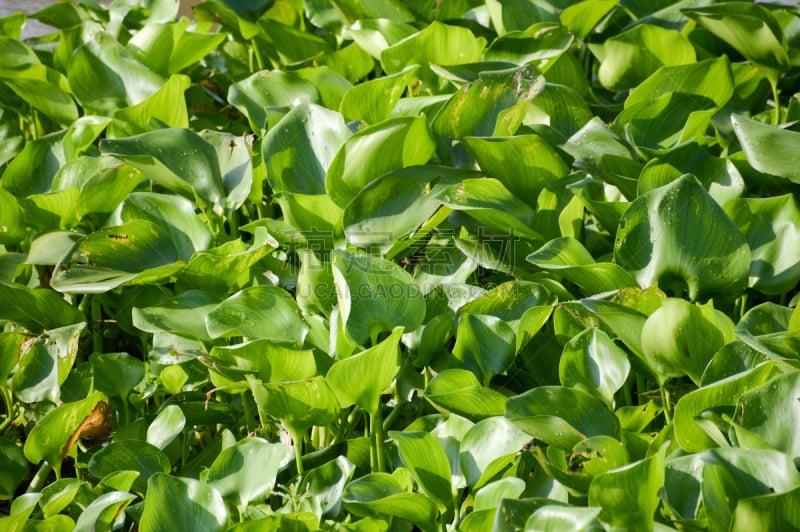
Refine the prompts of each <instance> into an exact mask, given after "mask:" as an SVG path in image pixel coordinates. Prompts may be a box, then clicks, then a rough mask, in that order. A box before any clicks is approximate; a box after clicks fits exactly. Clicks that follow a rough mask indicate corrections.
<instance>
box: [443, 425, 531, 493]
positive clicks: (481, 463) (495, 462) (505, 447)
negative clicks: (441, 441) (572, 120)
mask: <svg viewBox="0 0 800 532" xmlns="http://www.w3.org/2000/svg"><path fill="white" fill-rule="evenodd" d="M530 440H531V437H530V435H529V434H527V433H526V432H524V431H523V430H521V429H520V428H518V427H517V425H516V424H515V423H513V422H512V421H509V420H508V419H506V418H504V417H501V416H493V417H489V418H486V419H483V420H481V421H479V422H478V423H476V424H475V425H474V426H473V427H472V428H470V429H469V430H468V431H467V433H466V434H465V435H464V437H463V439H462V441H461V447H460V449H459V455H458V462H459V465H460V468H461V472H462V474H463V475H464V479H465V480H466V482H467V485H468V486H470V488H475V487H476V486H477V485H478V483H479V482H480V480H481V479H483V478H492V477H493V476H494V475H495V474H497V473H498V472H499V471H500V470H502V469H503V468H504V467H506V466H507V465H508V463H510V462H511V460H512V459H513V458H514V457H515V456H516V454H517V452H519V450H520V449H521V448H522V447H523V446H524V445H525V444H526V443H528V442H529V441H530Z"/></svg>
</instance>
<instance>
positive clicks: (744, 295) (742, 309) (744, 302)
mask: <svg viewBox="0 0 800 532" xmlns="http://www.w3.org/2000/svg"><path fill="white" fill-rule="evenodd" d="M739 303H740V307H739V319H740V320H741V319H742V318H743V317H744V315H745V314H746V313H747V292H744V293H742V295H741V296H740V297H739Z"/></svg>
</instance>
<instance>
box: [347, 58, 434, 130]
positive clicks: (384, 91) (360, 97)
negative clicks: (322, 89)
mask: <svg viewBox="0 0 800 532" xmlns="http://www.w3.org/2000/svg"><path fill="white" fill-rule="evenodd" d="M418 69H419V67H418V66H417V65H412V66H409V67H407V68H405V69H403V70H401V71H400V72H397V73H396V74H390V75H388V76H381V77H379V78H376V79H372V80H369V81H365V82H364V83H359V84H358V85H355V86H354V87H352V88H351V89H349V90H348V91H347V92H346V93H345V94H344V96H343V97H342V101H341V103H340V104H339V112H341V113H342V115H343V116H344V117H345V118H346V119H347V120H363V121H364V122H366V123H368V124H378V123H379V122H381V121H383V120H386V118H388V117H389V113H390V112H391V110H392V109H393V108H394V106H395V105H396V104H397V102H398V101H400V97H401V96H402V95H403V93H404V92H405V91H406V89H407V88H408V86H409V85H411V84H412V83H413V82H414V80H415V79H416V72H417V70H418Z"/></svg>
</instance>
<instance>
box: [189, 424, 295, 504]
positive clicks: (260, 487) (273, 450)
mask: <svg viewBox="0 0 800 532" xmlns="http://www.w3.org/2000/svg"><path fill="white" fill-rule="evenodd" d="M285 454H286V447H285V446H284V445H283V444H281V443H269V442H268V441H266V440H263V439H261V438H252V437H248V438H244V439H242V440H239V441H238V442H236V445H233V446H231V447H228V448H227V449H224V450H223V451H222V452H221V453H219V455H218V456H217V457H216V459H215V460H214V463H213V464H211V467H209V468H208V470H207V472H206V473H205V476H204V477H203V480H204V481H205V483H206V484H208V485H209V486H211V487H212V488H215V489H216V490H217V491H219V493H220V494H221V495H222V496H223V497H228V498H231V499H233V500H234V501H235V502H236V503H237V505H238V506H240V507H245V506H247V505H248V504H249V503H250V502H251V501H254V500H257V499H259V498H262V497H264V496H265V495H268V494H269V493H270V492H271V491H272V488H273V487H274V486H275V479H276V478H277V475H278V470H279V468H280V463H281V460H282V459H283V456H284V455H285Z"/></svg>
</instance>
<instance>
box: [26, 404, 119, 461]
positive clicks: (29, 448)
mask: <svg viewBox="0 0 800 532" xmlns="http://www.w3.org/2000/svg"><path fill="white" fill-rule="evenodd" d="M103 407H105V409H107V408H108V403H107V402H106V401H105V396H104V395H103V394H102V393H100V392H94V393H93V394H91V395H88V396H87V397H86V398H84V399H81V400H80V401H75V402H73V403H65V404H63V405H61V406H59V407H56V408H55V409H53V410H51V411H50V412H49V413H48V414H47V415H46V416H44V417H43V418H42V419H40V420H39V422H38V423H36V425H35V426H34V427H33V430H31V433H30V434H29V435H28V438H27V439H26V440H25V447H24V448H23V451H24V452H25V458H27V459H28V460H29V461H30V462H31V463H34V464H38V463H39V462H41V461H42V460H46V461H47V463H48V464H50V465H51V466H53V468H54V469H56V470H58V468H59V467H60V465H61V460H63V459H64V456H66V454H67V453H68V452H69V450H70V449H71V448H72V446H73V445H74V444H75V443H76V442H77V441H78V438H79V437H80V436H81V432H82V428H84V426H85V425H84V423H85V422H87V421H90V419H89V418H92V417H93V414H96V413H98V412H101V411H102V410H104V408H103ZM91 421H97V420H95V419H91Z"/></svg>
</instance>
